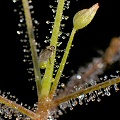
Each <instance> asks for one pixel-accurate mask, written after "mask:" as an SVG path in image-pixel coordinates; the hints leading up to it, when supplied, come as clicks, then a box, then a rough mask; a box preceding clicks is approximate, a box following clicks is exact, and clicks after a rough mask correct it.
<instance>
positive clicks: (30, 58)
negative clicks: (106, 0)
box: [0, 0, 120, 120]
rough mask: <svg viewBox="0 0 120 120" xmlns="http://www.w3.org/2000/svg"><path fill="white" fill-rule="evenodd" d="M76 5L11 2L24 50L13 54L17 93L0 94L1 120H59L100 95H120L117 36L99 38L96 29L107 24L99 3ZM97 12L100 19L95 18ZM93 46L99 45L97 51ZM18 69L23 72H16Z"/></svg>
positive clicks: (67, 0) (54, 0)
mask: <svg viewBox="0 0 120 120" xmlns="http://www.w3.org/2000/svg"><path fill="white" fill-rule="evenodd" d="M79 1H80V0H76V1H75V3H76V4H74V3H73V0H51V1H48V0H44V2H45V3H44V2H43V3H44V5H45V6H42V5H40V4H38V3H39V2H37V1H32V0H13V1H12V2H13V4H14V5H13V6H14V9H13V13H14V16H15V19H16V21H17V20H18V21H17V22H16V23H15V24H17V25H16V26H17V30H16V36H17V40H16V41H19V42H18V43H19V46H22V47H21V50H18V49H17V50H18V51H19V52H20V53H19V54H21V53H22V52H23V54H22V55H21V56H20V57H18V56H19V54H17V57H18V58H19V59H22V64H20V65H17V69H19V72H20V73H19V74H18V75H19V76H17V77H16V78H15V79H16V80H15V81H16V82H14V85H15V83H16V84H17V85H15V86H19V87H18V88H20V91H19V93H20V95H19V96H17V95H13V94H11V92H13V91H12V88H11V91H7V92H6V90H5V92H4V91H2V90H1V95H0V119H1V120H4V119H5V120H6V119H7V120H8V119H12V120H57V119H62V118H61V116H64V114H67V112H68V111H69V110H71V111H74V108H76V106H78V105H79V106H82V105H88V104H89V103H90V102H95V101H97V102H101V101H102V99H103V98H102V97H103V96H104V97H105V96H110V95H111V94H112V93H113V94H115V93H117V94H118V95H120V93H119V88H120V84H119V83H120V76H119V74H120V34H119V32H118V33H117V32H116V30H114V32H112V34H111V32H109V31H108V36H107V37H108V38H107V37H106V38H104V37H105V36H104V34H103V37H101V36H102V34H101V35H100V34H98V33H99V31H98V33H96V31H95V30H97V29H96V28H97V27H96V26H97V25H98V27H99V28H100V24H101V21H103V20H105V19H103V18H102V15H99V10H101V7H103V6H102V5H101V4H103V3H102V2H101V3H99V2H98V1H93V3H92V4H91V3H90V4H89V1H87V0H86V1H85V2H83V3H82V2H81V4H79V3H80V2H79ZM71 4H74V5H73V6H72V5H71ZM82 4H84V5H83V6H82ZM75 5H76V6H75ZM78 6H80V8H79V9H78ZM85 6H86V7H85ZM71 7H72V8H71ZM75 8H76V9H75ZM116 8H117V7H116ZM72 9H75V10H76V11H74V12H73V11H72ZM106 9H107V8H106ZM38 10H40V11H38ZM106 11H107V10H106ZM106 11H105V12H106ZM117 12H118V11H117ZM36 13H37V16H36ZM97 13H98V15H99V18H101V20H96V19H97V17H96V16H97ZM106 13H107V12H106ZM70 14H71V15H70ZM38 15H39V17H38ZM71 16H72V17H71ZM108 17H109V15H108ZM114 19H116V18H115V17H114ZM95 20H96V21H95ZM93 23H94V24H95V25H96V26H94V24H93ZM108 23H109V22H108ZM116 23H117V20H116ZM105 24H106V23H105ZM110 25H111V23H110ZM101 26H102V25H101ZM108 26H109V24H108ZM118 26H119V25H118ZM110 27H112V25H111V26H110ZM11 29H12V28H11ZM88 31H89V32H90V33H88ZM92 34H94V35H92ZM97 35H98V36H97ZM99 35H100V36H99ZM109 35H110V36H109ZM93 36H94V37H93ZM88 38H89V39H88ZM103 38H104V42H103V41H102V43H101V41H99V40H100V39H103ZM92 39H95V40H92ZM105 39H107V42H106V41H105ZM74 41H75V42H74ZM76 41H77V42H76ZM97 43H99V44H101V45H102V47H100V46H99V45H98V46H97V47H95V46H96V45H97ZM94 45H95V46H94ZM19 48H20V47H19ZM91 49H92V50H93V51H95V52H94V55H91ZM72 50H73V51H72ZM82 53H83V54H82ZM21 57H22V58H21ZM21 65H23V66H24V69H25V70H24V69H20V67H21V68H22V66H21ZM23 73H24V74H23ZM22 78H23V80H21V81H20V82H19V81H17V79H18V80H20V79H22ZM13 79H14V78H13ZM25 79H26V81H25ZM21 82H23V83H21ZM19 83H20V84H19ZM18 84H19V85H18ZM24 86H25V87H24ZM10 87H11V86H10ZM22 89H23V90H22ZM29 89H30V90H29ZM13 93H15V92H13ZM15 94H16V93H15ZM24 94H25V95H24ZM29 96H30V97H29ZM25 99H26V100H25ZM22 100H24V101H22ZM98 104H99V103H98ZM79 111H80V110H79ZM80 113H81V112H80ZM71 119H72V118H71ZM73 119H74V118H73Z"/></svg>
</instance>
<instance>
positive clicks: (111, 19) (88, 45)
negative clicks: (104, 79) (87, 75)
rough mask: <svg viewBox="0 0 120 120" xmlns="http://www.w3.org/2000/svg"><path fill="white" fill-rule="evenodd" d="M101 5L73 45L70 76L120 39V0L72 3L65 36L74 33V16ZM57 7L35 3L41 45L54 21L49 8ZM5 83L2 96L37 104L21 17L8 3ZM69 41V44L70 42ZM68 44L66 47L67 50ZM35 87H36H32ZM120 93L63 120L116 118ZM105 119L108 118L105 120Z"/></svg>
mask: <svg viewBox="0 0 120 120" xmlns="http://www.w3.org/2000/svg"><path fill="white" fill-rule="evenodd" d="M97 2H98V3H99V6H100V8H99V9H98V11H97V14H96V15H95V17H94V19H93V21H92V22H91V23H90V24H89V25H88V26H87V27H85V28H84V29H82V30H79V31H77V33H76V34H75V38H74V41H73V44H74V47H73V48H72V49H71V52H70V55H69V58H68V61H69V64H68V65H67V66H66V67H65V70H64V73H65V74H66V76H68V75H70V74H72V73H71V71H74V73H76V72H77V70H78V68H79V67H80V66H85V65H86V64H87V63H89V62H90V61H91V60H92V58H93V57H98V56H100V54H99V53H98V50H102V51H103V52H104V51H105V50H106V48H107V47H108V45H109V43H110V40H111V39H112V38H113V37H118V36H120V17H119V15H120V9H119V2H118V0H91V1H90V0H78V1H76V0H71V4H70V8H69V10H66V11H65V13H64V14H65V15H68V16H69V19H68V20H67V21H65V24H66V27H65V32H69V33H70V32H71V30H72V27H73V24H72V19H73V16H74V14H75V13H76V12H77V11H79V10H81V9H84V8H89V7H91V6H92V5H93V4H95V3H97ZM49 4H52V5H53V4H54V2H51V1H50V0H44V1H39V0H34V2H33V5H34V11H35V14H34V17H35V19H37V20H38V21H39V22H40V25H39V26H37V28H38V29H39V32H38V33H39V39H40V40H41V45H43V46H44V45H45V44H44V42H43V41H44V39H45V36H46V34H47V35H48V34H49V33H48V25H46V23H45V22H46V20H50V19H52V17H51V16H52V12H51V10H50V8H49V7H48V6H49ZM1 7H2V10H1V20H2V21H1V35H2V36H1V80H0V89H1V91H2V92H11V95H15V96H16V97H17V98H18V99H19V101H18V103H19V102H23V103H27V104H28V105H30V106H32V105H33V104H34V103H35V102H36V101H37V97H36V91H35V90H34V91H33V90H31V88H32V87H31V86H32V85H35V83H34V82H28V81H27V78H28V75H27V70H26V68H27V65H26V64H25V63H23V55H24V53H23V50H22V49H23V47H22V43H21V42H20V36H19V35H17V33H16V31H17V30H18V26H17V24H18V21H19V15H18V14H17V13H14V12H13V10H14V9H15V8H17V5H16V4H14V3H13V2H12V1H6V3H5V5H1ZM66 41H67V40H66ZM65 45H66V44H64V45H63V47H64V46H65ZM119 67H120V65H119V63H116V64H115V65H114V66H112V67H111V68H110V70H108V72H106V74H107V73H108V74H115V71H116V70H119V69H120V68H119ZM31 84H32V85H31ZM119 107H120V91H118V92H114V91H112V93H111V96H109V97H108V96H105V97H102V98H101V102H100V103H99V102H90V103H89V104H88V105H82V106H80V105H78V106H77V107H75V108H74V110H72V111H69V110H68V112H67V114H64V115H63V116H62V117H60V120H76V119H84V118H86V117H89V119H93V118H96V119H97V118H102V119H103V118H104V117H106V118H110V117H114V118H116V117H117V116H118V115H119V114H118V113H119ZM103 116H104V117H103Z"/></svg>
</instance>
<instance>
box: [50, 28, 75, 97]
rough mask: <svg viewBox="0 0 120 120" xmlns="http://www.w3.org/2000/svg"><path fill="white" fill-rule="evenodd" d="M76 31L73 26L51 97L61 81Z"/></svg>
mask: <svg viewBox="0 0 120 120" xmlns="http://www.w3.org/2000/svg"><path fill="white" fill-rule="evenodd" d="M75 33H76V29H74V28H73V30H72V32H71V35H70V38H69V41H68V43H67V47H66V50H65V52H64V55H63V58H62V61H61V63H60V67H59V69H58V72H57V74H56V77H55V81H54V83H53V85H52V88H51V92H50V95H51V97H53V95H54V93H55V90H56V88H57V85H58V82H59V79H60V77H61V74H62V72H63V69H64V67H65V63H66V60H67V57H68V54H69V51H70V48H71V45H72V41H73V38H74V35H75Z"/></svg>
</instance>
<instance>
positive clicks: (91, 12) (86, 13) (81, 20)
mask: <svg viewBox="0 0 120 120" xmlns="http://www.w3.org/2000/svg"><path fill="white" fill-rule="evenodd" d="M98 8H99V4H98V3H96V4H94V5H93V6H92V7H90V8H89V9H83V10H80V11H79V12H77V13H76V14H75V16H74V18H73V25H74V28H75V29H76V30H78V29H82V28H84V27H85V26H87V25H88V24H89V23H90V22H91V21H92V19H93V18H94V16H95V14H96V12H97V10H98Z"/></svg>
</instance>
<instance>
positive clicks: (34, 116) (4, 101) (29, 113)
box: [0, 96, 39, 120]
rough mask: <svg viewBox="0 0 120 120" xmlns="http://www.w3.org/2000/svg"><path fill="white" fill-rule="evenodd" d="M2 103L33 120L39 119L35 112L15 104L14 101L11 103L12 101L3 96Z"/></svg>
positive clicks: (0, 99)
mask: <svg viewBox="0 0 120 120" xmlns="http://www.w3.org/2000/svg"><path fill="white" fill-rule="evenodd" d="M0 103H3V104H5V105H6V106H8V107H11V108H13V109H16V110H18V111H19V112H21V113H22V114H24V115H27V116H29V117H30V118H31V119H36V120H37V119H38V118H39V115H37V114H35V113H34V112H32V111H30V110H28V109H26V108H24V107H23V106H21V105H19V104H17V103H15V102H13V101H10V100H8V99H6V98H4V97H2V96H0Z"/></svg>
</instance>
